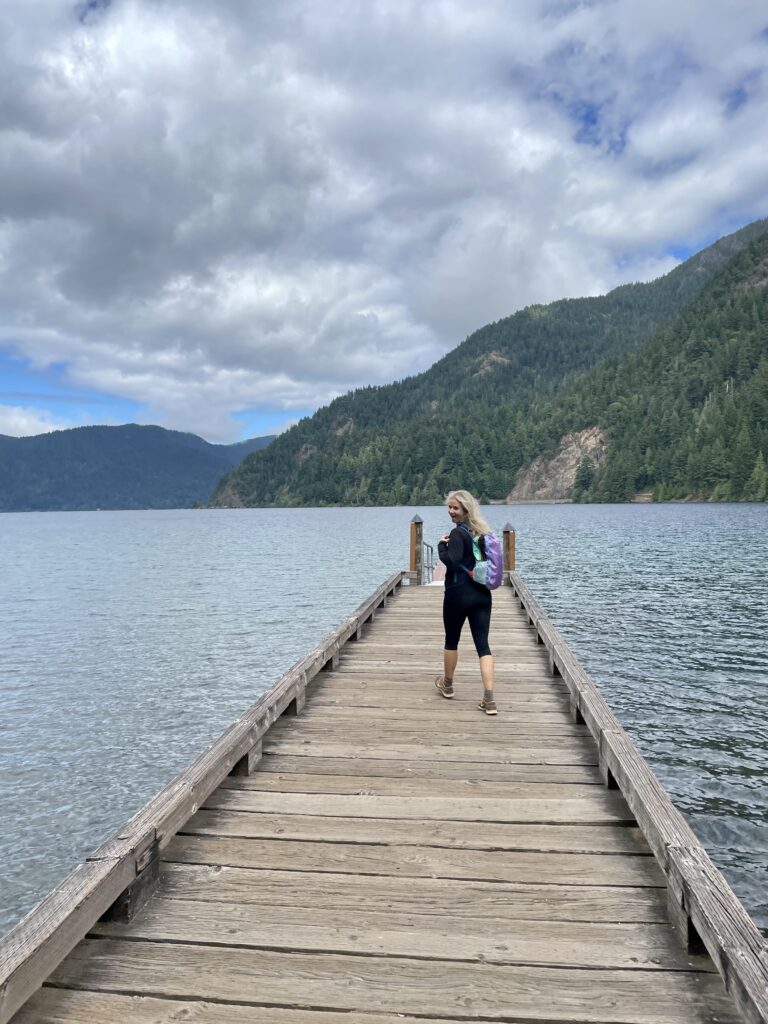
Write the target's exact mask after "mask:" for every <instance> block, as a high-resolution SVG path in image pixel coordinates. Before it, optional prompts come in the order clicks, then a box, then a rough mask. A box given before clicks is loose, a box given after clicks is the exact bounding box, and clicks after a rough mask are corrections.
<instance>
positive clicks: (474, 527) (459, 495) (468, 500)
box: [445, 491, 491, 537]
mask: <svg viewBox="0 0 768 1024" xmlns="http://www.w3.org/2000/svg"><path fill="white" fill-rule="evenodd" d="M449 501H458V503H459V504H460V505H461V507H462V508H463V509H464V511H465V512H466V515H467V518H466V523H467V526H468V527H469V528H470V530H471V531H472V533H473V534H474V535H475V537H479V536H480V535H481V534H483V533H490V532H491V528H490V526H489V525H488V523H486V521H485V520H484V519H483V517H482V515H481V514H480V506H479V504H478V502H477V498H476V497H475V496H474V495H473V494H470V493H469V491H451V493H450V494H449V495H448V497H447V498H446V499H445V503H446V505H447V504H448V502H449Z"/></svg>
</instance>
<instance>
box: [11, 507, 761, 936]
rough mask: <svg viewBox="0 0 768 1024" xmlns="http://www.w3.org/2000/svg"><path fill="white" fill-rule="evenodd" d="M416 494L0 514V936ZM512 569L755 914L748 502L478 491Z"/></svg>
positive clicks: (337, 614) (223, 715)
mask: <svg viewBox="0 0 768 1024" xmlns="http://www.w3.org/2000/svg"><path fill="white" fill-rule="evenodd" d="M415 512H418V513H419V514H420V515H421V516H422V518H423V519H424V525H425V539H427V540H430V541H434V540H435V539H436V538H437V537H438V536H440V535H441V534H442V532H443V531H444V528H445V512H444V510H443V509H439V508H426V509H402V508H399V509H391V508H388V509H321V510H307V509H281V510H277V509H274V510H273V509H270V510H237V511H213V510H211V511H200V512H192V511H177V512H165V511H164V512H104V513H47V514H43V515H39V514H38V515H36V514H19V515H5V516H0V612H2V621H3V624H4V631H3V647H2V650H1V651H0V699H1V700H2V711H3V713H2V718H0V775H1V776H2V788H1V790H0V863H2V865H3V879H2V882H3V884H2V890H1V891H2V896H1V898H0V931H2V930H3V929H4V928H6V927H8V926H10V925H11V924H12V923H13V921H14V920H15V919H16V918H17V917H18V916H19V915H20V914H21V913H23V912H26V911H27V910H28V909H29V908H30V907H31V906H32V905H33V904H34V903H35V902H36V901H37V900H38V899H39V898H40V897H41V896H42V895H44V894H45V893H46V892H47V891H48V890H49V889H50V888H51V887H52V886H53V885H55V884H56V883H57V882H58V881H59V880H60V878H61V877H62V876H63V874H65V873H66V871H67V870H69V869H70V868H71V867H73V866H74V865H75V864H76V863H78V862H79V861H80V860H82V858H83V857H84V856H85V854H87V853H88V851H89V850H90V849H92V848H93V847H94V846H95V845H96V844H97V842H98V841H99V840H100V839H101V838H102V837H103V836H104V835H105V834H106V833H107V832H109V831H110V829H112V828H113V827H114V826H115V825H117V824H118V823H119V822H120V821H122V820H123V819H124V818H126V817H127V816H128V815H129V814H131V813H132V812H133V811H134V810H136V809H137V807H139V806H141V804H142V803H144V802H145V801H146V800H147V799H148V797H150V796H151V795H152V794H153V793H155V792H156V791H157V790H158V789H159V788H160V787H161V786H162V785H164V784H165V783H166V782H167V781H168V780H169V779H170V778H172V777H173V775H174V774H175V773H176V772H177V771H178V770H179V769H180V768H182V767H183V766H184V765H185V764H186V763H187V762H188V761H189V760H190V759H191V758H192V757H194V756H195V755H196V754H197V753H198V752H199V751H200V749H201V748H202V747H203V746H204V745H205V744H206V743H208V742H210V740H211V739H213V738H214V737H215V736H216V735H217V734H218V733H219V732H220V731H221V729H222V728H223V727H224V726H226V725H227V724H228V723H229V722H230V721H231V720H232V719H233V718H234V717H235V716H236V715H237V714H239V713H240V712H241V711H242V710H243V709H244V708H246V707H247V706H248V705H249V704H251V703H252V702H253V700H254V699H255V698H256V696H258V694H259V693H261V692H263V690H264V689H266V688H267V687H268V686H269V685H270V684H271V683H272V682H273V681H274V680H275V678H277V676H278V675H280V673H282V672H283V671H284V670H285V669H286V668H287V667H288V666H289V665H290V664H291V663H292V662H293V661H294V660H296V659H297V658H298V657H300V656H301V655H302V654H303V653H304V652H305V650H306V649H307V647H308V646H309V645H311V644H312V643H313V642H314V641H315V640H317V639H318V638H319V637H320V636H321V635H322V634H323V633H325V632H327V631H328V630H329V629H331V628H332V627H333V626H334V625H335V624H336V622H338V621H339V620H340V619H341V618H342V617H343V616H345V615H346V614H348V613H349V612H350V611H351V610H352V609H353V608H354V607H355V605H357V604H358V603H359V602H360V601H361V600H362V599H363V598H364V597H365V596H367V594H368V593H369V592H370V591H371V590H373V588H374V587H375V586H376V585H377V584H378V583H380V582H381V580H382V579H383V578H384V577H385V576H387V575H388V574H389V573H390V572H391V571H393V570H395V569H398V568H401V567H403V566H405V565H406V564H407V555H408V553H407V543H408V522H409V520H410V518H411V517H412V515H413V514H414V513H415ZM487 513H488V518H489V520H490V521H491V523H492V525H493V526H495V527H496V528H497V529H499V528H501V527H502V526H503V525H504V523H505V522H506V521H507V520H510V521H511V522H512V524H513V525H514V526H515V528H516V529H517V533H518V568H519V569H520V571H521V572H522V574H523V576H524V578H525V579H526V582H527V583H528V584H529V585H530V586H531V589H532V590H533V592H534V594H535V595H536V596H537V598H538V599H539V600H540V602H541V603H542V604H543V606H544V607H545V608H546V609H547V611H548V612H549V614H550V615H551V617H552V619H553V620H554V621H555V623H556V624H557V625H558V627H559V628H560V630H561V632H562V633H563V634H564V636H565V637H566V638H567V640H568V641H569V643H570V644H571V645H572V647H573V649H574V650H575V651H576V653H577V654H578V655H579V657H580V658H581V659H582V661H583V663H584V664H585V667H586V668H587V669H588V671H590V672H591V673H592V675H593V677H594V678H595V679H596V681H597V682H598V683H599V685H600V687H601V689H602V690H603V692H604V693H605V695H606V698H607V699H608V701H609V703H610V704H611V706H612V707H613V709H614V710H615V712H616V714H617V716H618V717H619V718H620V719H621V721H622V722H623V723H625V724H626V726H627V729H628V731H629V732H630V733H631V735H632V736H633V738H634V739H635V741H636V742H637V743H638V745H639V747H640V749H641V750H642V752H643V753H644V754H645V756H646V757H647V758H648V760H649V761H650V762H651V765H652V767H653V768H654V770H655V771H656V773H657V774H658V775H659V777H660V778H661V779H662V781H663V783H664V785H665V786H666V787H667V789H668V791H669V793H670V795H671V796H672V798H673V799H674V801H675V803H676V804H677V806H678V807H679V808H680V809H681V810H682V811H683V812H684V813H685V814H686V816H687V817H688V819H689V821H690V822H691V824H692V826H693V828H694V829H695V831H696V832H697V834H698V835H699V836H700V838H701V840H702V841H703V842H704V844H705V845H706V846H707V848H708V850H709V851H710V853H711V855H712V857H713V859H714V860H715V862H716V863H717V864H718V866H719V867H721V869H722V870H723V871H724V872H725V873H726V875H727V877H728V879H729V881H730V882H731V884H732V885H733V886H734V888H735V889H736V891H737V892H738V893H739V895H740V896H741V898H742V899H743V900H744V902H745V903H746V905H747V906H748V908H749V910H750V912H751V913H752V914H753V916H754V917H755V918H756V919H757V920H758V921H759V923H760V924H761V925H762V926H763V927H766V926H768V906H766V903H765V885H764V881H763V880H764V878H765V873H766V868H767V867H768V841H767V835H766V833H767V830H768V828H767V827H768V805H767V800H768V798H767V797H766V787H765V775H766V769H765V761H766V734H767V733H768V729H766V725H767V719H768V686H767V683H766V680H767V678H768V646H767V642H766V623H768V593H767V592H766V587H765V584H764V571H765V570H764V567H765V565H766V564H768V507H766V506H760V505H740V506H734V505H719V506H709V505H682V506H681V505H678V506H655V505H642V506H570V505H555V506H543V505H530V506H518V507H503V506H495V507H492V508H489V509H488V510H487Z"/></svg>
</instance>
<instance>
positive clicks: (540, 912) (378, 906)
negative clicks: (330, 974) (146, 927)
mask: <svg viewBox="0 0 768 1024" xmlns="http://www.w3.org/2000/svg"><path fill="white" fill-rule="evenodd" d="M162 884H163V890H162V891H163V894H164V895H165V896H168V897H169V898H173V899H189V900H194V901H196V902H200V901H202V902H208V901H209V900H215V901H217V902H229V903H237V904H253V905H254V906H257V907H258V906H295V907H299V906H303V907H315V908H318V909H319V908H322V907H336V908H340V909H345V910H346V911H348V912H349V913H350V914H352V915H354V914H355V913H356V912H357V911H358V910H359V909H360V907H362V906H364V907H366V908H367V909H368V910H371V911H380V912H382V913H386V912H389V911H392V910H402V911H404V912H406V913H414V914H438V915H439V914H445V913H446V912H450V913H451V914H452V915H453V916H455V917H471V918H499V917H510V918H514V919H515V920H519V921H522V920H533V921H584V922H590V921H592V922H599V921H609V922H616V923H624V924H629V923H631V922H633V921H634V922H638V923H645V924H659V923H667V922H668V917H667V903H666V896H665V893H664V890H662V889H655V888H647V887H638V886H618V885H611V886H598V885H584V886H580V885H559V884H552V885H542V884H537V883H530V884H528V883H525V884H523V883H512V882H487V881H483V882H473V881H466V880H464V879H453V878H430V877H423V878H421V877H414V876H411V877H409V878H408V881H407V882H406V883H405V884H403V880H402V879H401V878H394V877H392V876H389V875H372V876H362V875H354V874H351V875H350V874H343V873H336V872H330V871H328V872H317V873H309V874H308V873H304V872H301V871H277V870H271V871H270V870H266V869H260V870H253V869H249V868H235V867H227V866H226V865H221V864H214V865H206V864H182V863H170V862H169V863H166V864H164V865H163V881H162Z"/></svg>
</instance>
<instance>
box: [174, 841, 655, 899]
mask: <svg viewBox="0 0 768 1024" xmlns="http://www.w3.org/2000/svg"><path fill="white" fill-rule="evenodd" d="M166 860H168V861H173V862H175V863H179V864H219V865H226V866H228V867H236V868H254V869H257V870H261V869H269V870H275V871H277V870H291V871H298V872H335V873H343V872H346V873H348V874H353V875H385V876H397V877H399V878H465V879H468V880H474V881H492V882H518V883H523V882H524V883H530V884H534V883H535V884H549V885H555V884H563V885H566V884H567V885H589V886H593V885H624V886H636V887H642V886H648V887H650V888H659V887H663V886H664V878H663V875H662V874H661V873H660V871H659V869H658V866H657V864H656V862H655V861H654V860H653V859H652V858H650V857H616V856H604V855H601V854H577V853H574V854H568V853H543V852H538V851H537V852H535V853H530V852H519V851H510V850H501V851H499V850H491V851H488V850H459V849H445V848H438V847H434V846H391V847H388V848H387V850H386V853H383V851H382V849H381V847H380V846H378V845H367V844H365V843H315V842H293V841H291V840H280V841H275V840H262V839H240V838H224V837H221V836H205V835H178V836H176V838H175V839H174V841H173V842H172V843H171V845H170V846H169V847H168V849H167V850H166Z"/></svg>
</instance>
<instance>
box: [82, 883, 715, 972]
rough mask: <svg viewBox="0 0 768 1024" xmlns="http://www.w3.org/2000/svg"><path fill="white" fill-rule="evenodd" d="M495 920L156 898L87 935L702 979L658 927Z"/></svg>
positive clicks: (703, 967) (695, 963)
mask: <svg viewBox="0 0 768 1024" xmlns="http://www.w3.org/2000/svg"><path fill="white" fill-rule="evenodd" d="M520 925H521V922H518V921H515V920H514V919H506V918H498V919H496V920H488V919H485V920H483V919H471V918H466V917H464V918H461V917H453V916H451V913H450V908H446V913H445V914H440V915H435V914H432V915H430V914H424V915H419V914H413V913H403V912H399V913H397V912H388V913H381V912H376V911H371V910H369V909H368V908H365V907H361V908H359V909H358V911H357V913H356V914H355V915H354V918H352V919H350V916H349V913H348V912H347V911H346V910H338V909H318V908H316V907H286V906H281V907H263V906H260V907H256V906H254V905H252V904H249V905H246V906H238V905H233V904H232V903H214V902H207V903H193V902H191V901H189V900H186V901H185V900H174V899H168V898H162V897H155V898H154V899H153V900H152V901H151V903H150V904H149V905H148V906H147V908H146V910H145V911H144V913H143V914H142V915H141V917H140V919H139V920H137V921H134V922H133V923H132V924H130V925H128V926H127V927H126V926H118V925H115V924H110V923H107V922H99V924H98V925H97V926H96V927H95V928H94V929H93V934H94V935H102V936H107V937H115V936H118V937H122V938H126V939H140V940H150V941H153V942H187V943H194V944H199V945H216V946H241V947H243V946H244V947H248V948H250V949H275V950H280V949H282V950H286V951H288V952H290V951H294V952H300V953H326V954H329V953H344V954H354V955H356V956H360V955H370V956H393V957H395V956H396V957H410V958H416V959H419V960H445V961H448V962H451V961H465V962H471V961H473V960H482V961H485V962H486V963H498V964H532V965H533V964H535V965H539V966H560V967H564V966H565V967H584V968H587V969H589V968H594V967H616V968H623V969H625V970H638V969H640V970H652V971H659V970H668V971H669V970H671V971H675V970H677V971H689V970H690V971H707V972H709V973H712V972H713V971H714V967H713V966H712V963H711V961H710V960H709V959H708V958H707V957H693V956H689V955H687V954H686V953H685V952H684V951H683V949H682V947H681V946H680V945H679V944H677V943H676V942H674V941H673V938H672V936H671V935H670V933H669V929H667V928H665V927H664V926H661V925H639V924H631V925H627V924H591V923H584V922H578V923H569V922H564V921H526V922H525V926H524V927H523V928H521V927H520Z"/></svg>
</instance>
